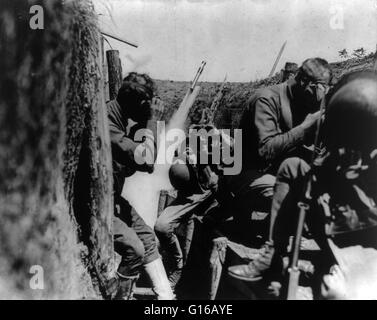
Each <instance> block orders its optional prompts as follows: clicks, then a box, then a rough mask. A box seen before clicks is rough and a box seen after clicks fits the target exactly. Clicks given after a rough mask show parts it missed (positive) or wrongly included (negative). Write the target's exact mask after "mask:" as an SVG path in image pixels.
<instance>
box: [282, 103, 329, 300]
mask: <svg viewBox="0 0 377 320" xmlns="http://www.w3.org/2000/svg"><path fill="white" fill-rule="evenodd" d="M324 110H325V97H324V98H323V99H322V101H321V107H320V117H319V119H318V121H317V128H316V133H315V138H314V150H313V153H312V158H311V161H310V168H313V165H314V161H315V159H316V157H317V155H318V152H319V150H320V148H319V143H320V142H319V132H320V128H321V121H322V116H323V113H324ZM312 182H313V170H310V171H309V173H308V177H307V180H306V183H305V187H304V194H303V199H302V200H301V201H299V202H298V203H297V206H298V208H299V217H298V223H297V230H296V234H295V236H294V241H293V252H292V258H291V264H290V267H289V269H288V272H289V280H288V293H287V300H297V290H298V282H299V278H300V270H299V268H298V257H299V253H300V245H301V237H302V231H303V228H304V223H305V217H306V213H307V212H308V211H309V209H310V201H311V199H312V197H311V193H312V192H311V191H312Z"/></svg>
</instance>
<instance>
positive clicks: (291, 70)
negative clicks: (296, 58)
mask: <svg viewBox="0 0 377 320" xmlns="http://www.w3.org/2000/svg"><path fill="white" fill-rule="evenodd" d="M297 71H298V65H297V63H294V62H286V63H285V66H284V69H283V70H281V73H282V77H281V82H285V81H287V80H289V79H293V78H294V77H295V76H296V73H297Z"/></svg>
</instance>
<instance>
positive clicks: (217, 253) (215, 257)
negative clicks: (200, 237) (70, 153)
mask: <svg viewBox="0 0 377 320" xmlns="http://www.w3.org/2000/svg"><path fill="white" fill-rule="evenodd" d="M227 245H228V239H227V238H225V237H220V238H216V239H214V240H213V246H212V251H211V257H210V259H209V263H210V269H211V288H210V292H209V299H210V300H215V298H216V294H217V290H218V288H219V284H220V279H221V274H222V270H223V264H224V262H225V256H226V248H227Z"/></svg>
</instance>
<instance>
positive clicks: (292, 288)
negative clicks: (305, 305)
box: [287, 267, 300, 300]
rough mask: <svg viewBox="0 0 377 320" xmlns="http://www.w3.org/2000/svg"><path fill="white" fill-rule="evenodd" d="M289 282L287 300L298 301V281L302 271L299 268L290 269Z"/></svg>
mask: <svg viewBox="0 0 377 320" xmlns="http://www.w3.org/2000/svg"><path fill="white" fill-rule="evenodd" d="M288 272H289V282H288V294H287V300H297V289H298V280H299V278H300V270H299V269H298V268H297V267H294V268H289V270H288Z"/></svg>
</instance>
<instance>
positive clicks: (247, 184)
mask: <svg viewBox="0 0 377 320" xmlns="http://www.w3.org/2000/svg"><path fill="white" fill-rule="evenodd" d="M331 77H332V72H331V69H330V66H329V64H328V63H327V61H325V60H323V59H321V58H312V59H307V60H305V61H304V62H303V64H302V66H301V67H300V69H299V70H298V72H297V75H296V76H295V77H294V78H292V79H290V80H288V81H287V82H284V83H281V84H278V85H275V86H271V87H267V88H263V89H260V90H258V91H257V92H256V93H255V94H254V96H253V97H252V98H251V99H250V101H249V103H248V105H247V107H246V109H245V111H244V113H243V115H242V118H241V123H240V128H241V129H242V157H243V161H242V172H241V173H240V174H239V175H237V176H227V177H224V181H225V183H226V185H227V188H228V189H229V190H230V191H231V192H232V193H233V195H234V204H235V206H236V208H235V209H234V210H233V211H237V212H238V217H237V216H236V217H235V218H237V219H239V220H241V221H243V220H244V219H246V218H247V217H248V216H250V212H251V211H253V210H256V211H261V212H269V211H270V208H271V199H272V195H273V186H274V184H275V175H276V171H277V169H278V168H279V166H280V164H281V163H282V162H283V161H284V159H287V158H289V157H293V156H297V157H299V158H302V159H305V160H308V159H309V158H310V155H311V152H310V151H309V150H308V148H307V147H306V145H307V146H310V145H312V144H313V137H314V129H315V124H316V121H317V119H318V117H319V111H318V110H319V106H320V103H321V100H322V98H323V97H324V95H325V93H326V92H327V90H328V86H329V83H330V81H331ZM241 225H245V226H247V224H240V226H241ZM240 231H241V230H240ZM244 233H248V230H244Z"/></svg>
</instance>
